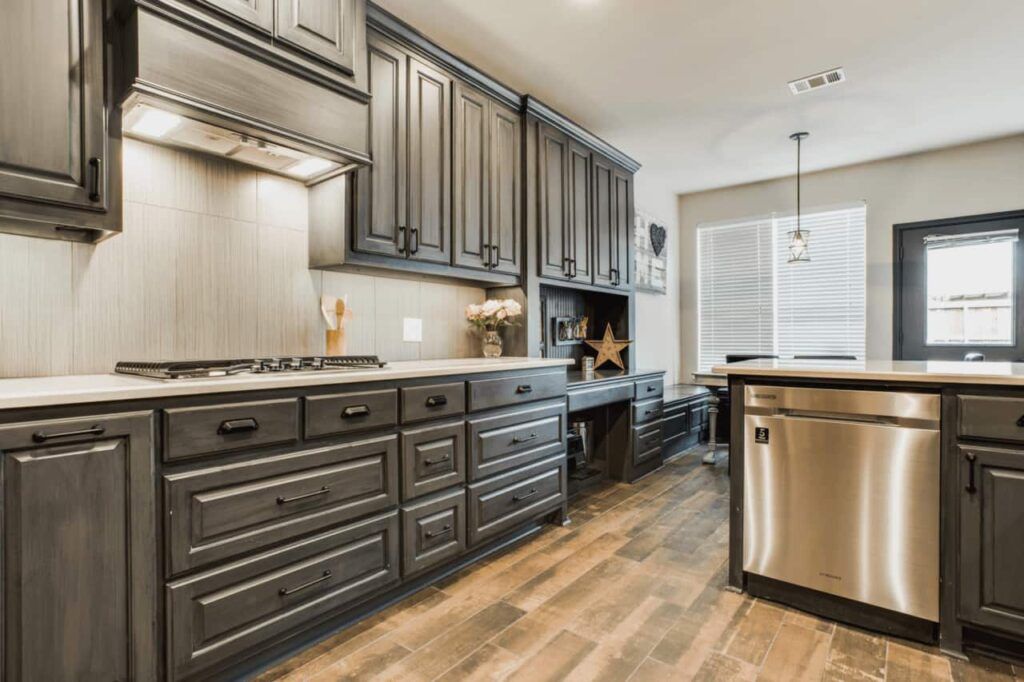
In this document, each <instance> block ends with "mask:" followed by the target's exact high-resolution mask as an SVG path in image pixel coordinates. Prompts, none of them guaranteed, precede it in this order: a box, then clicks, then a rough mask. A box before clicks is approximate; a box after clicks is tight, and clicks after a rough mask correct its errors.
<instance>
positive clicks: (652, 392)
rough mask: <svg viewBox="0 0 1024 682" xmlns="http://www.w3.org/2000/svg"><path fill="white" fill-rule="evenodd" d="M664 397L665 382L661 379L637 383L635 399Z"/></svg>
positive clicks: (644, 380) (643, 380) (642, 380)
mask: <svg viewBox="0 0 1024 682" xmlns="http://www.w3.org/2000/svg"><path fill="white" fill-rule="evenodd" d="M663 395H665V381H664V380H663V379H662V378H661V377H658V378H656V379H641V380H640V381H637V382H636V395H635V396H634V397H635V398H636V399H637V400H647V399H649V398H660V397H662V396H663Z"/></svg>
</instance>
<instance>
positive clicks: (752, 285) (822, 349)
mask: <svg viewBox="0 0 1024 682" xmlns="http://www.w3.org/2000/svg"><path fill="white" fill-rule="evenodd" d="M865 217H866V207H865V205H864V204H863V203H858V204H856V205H852V206H843V207H838V208H830V209H819V210H816V211H809V212H807V213H804V214H803V215H801V221H800V224H801V229H804V230H807V231H808V232H809V235H810V237H809V244H810V248H809V250H810V254H811V261H810V262H809V263H787V262H786V261H787V259H788V257H789V250H788V246H789V243H788V241H787V240H788V234H787V233H788V232H791V231H792V230H794V229H795V228H796V218H795V216H793V215H772V216H766V217H764V218H751V219H745V220H735V221H728V222H722V223H715V224H708V225H700V226H698V228H697V267H698V277H697V280H698V286H699V293H698V308H699V312H698V319H699V324H700V330H699V339H698V343H699V351H698V365H699V369H700V370H701V371H708V370H709V369H711V367H712V366H714V365H716V364H721V363H723V362H725V356H726V355H727V354H730V353H737V354H766V355H779V356H781V357H792V356H797V355H853V356H855V357H858V358H863V357H864V297H865V286H864V282H865V264H864V263H865V260H864V259H865V241H864V240H865V236H864V233H865Z"/></svg>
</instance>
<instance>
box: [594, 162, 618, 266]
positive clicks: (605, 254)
mask: <svg viewBox="0 0 1024 682" xmlns="http://www.w3.org/2000/svg"><path fill="white" fill-rule="evenodd" d="M593 167H594V284H598V285H601V286H612V285H613V284H614V282H615V264H616V262H615V257H616V253H615V222H616V215H615V177H614V171H613V170H612V164H611V162H610V161H608V159H606V158H604V157H602V156H598V155H597V154H595V155H594V163H593Z"/></svg>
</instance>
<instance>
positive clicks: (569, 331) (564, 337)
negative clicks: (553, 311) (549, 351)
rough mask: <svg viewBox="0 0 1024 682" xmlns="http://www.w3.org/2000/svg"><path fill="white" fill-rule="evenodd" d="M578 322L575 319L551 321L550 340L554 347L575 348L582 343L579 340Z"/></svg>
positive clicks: (561, 318) (564, 318)
mask: <svg viewBox="0 0 1024 682" xmlns="http://www.w3.org/2000/svg"><path fill="white" fill-rule="evenodd" d="M578 330H579V320H578V319H577V318H575V317H556V318H553V319H552V330H551V338H552V340H553V341H554V345H556V346H576V345H579V344H581V343H583V340H582V339H580V338H579V333H578Z"/></svg>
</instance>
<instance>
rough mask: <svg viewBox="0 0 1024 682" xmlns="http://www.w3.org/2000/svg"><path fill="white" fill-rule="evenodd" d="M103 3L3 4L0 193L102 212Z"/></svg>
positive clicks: (11, 0) (16, 0)
mask: <svg viewBox="0 0 1024 682" xmlns="http://www.w3.org/2000/svg"><path fill="white" fill-rule="evenodd" d="M103 53H104V45H103V2H102V0H5V1H4V3H3V21H0V102H3V114H2V115H0V195H6V196H10V197H15V198H21V199H29V200H38V201H40V202H52V203H59V204H64V205H68V206H74V207H86V208H89V209H105V208H106V207H107V197H106V191H105V188H106V177H107V163H106V162H107V157H106V153H107V152H106V128H105V112H104V90H103V83H104V77H103Z"/></svg>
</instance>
